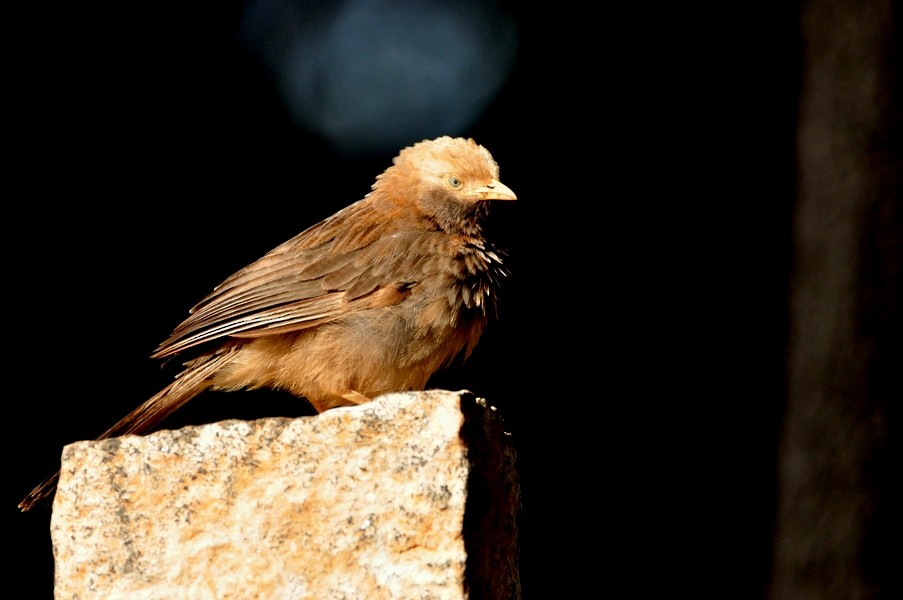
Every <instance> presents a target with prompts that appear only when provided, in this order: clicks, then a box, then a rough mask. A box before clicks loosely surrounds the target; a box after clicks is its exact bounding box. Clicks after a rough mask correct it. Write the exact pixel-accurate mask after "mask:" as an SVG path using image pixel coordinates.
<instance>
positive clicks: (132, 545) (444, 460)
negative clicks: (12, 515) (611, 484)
mask: <svg viewBox="0 0 903 600" xmlns="http://www.w3.org/2000/svg"><path fill="white" fill-rule="evenodd" d="M519 507H520V495H519V487H518V484H517V478H516V471H515V457H514V450H513V448H512V444H511V440H510V436H508V435H507V434H506V433H505V431H504V427H503V424H502V421H501V418H500V417H499V416H498V414H497V411H495V409H493V408H492V407H489V406H487V405H486V403H485V402H484V401H482V400H481V399H478V398H475V397H474V396H472V395H471V394H470V393H468V392H447V391H439V390H436V391H428V392H412V393H403V394H389V395H386V396H382V397H380V398H377V399H375V400H374V401H373V402H370V403H367V404H364V405H361V406H356V407H351V408H339V409H334V410H331V411H327V412H325V413H323V414H320V415H317V416H315V417H303V418H299V419H282V418H273V419H261V420H258V421H251V422H246V421H225V422H222V423H215V424H211V425H205V426H200V427H186V428H183V429H179V430H175V431H160V432H157V433H154V434H151V435H148V436H144V437H139V436H123V437H120V438H114V439H110V440H103V441H90V442H77V443H74V444H70V445H68V446H66V448H65V449H64V451H63V462H62V473H61V477H60V483H59V488H58V491H57V494H56V498H55V499H54V504H53V515H52V517H51V537H52V541H53V549H54V557H55V564H56V573H55V596H56V598H57V599H58V600H62V599H64V598H65V599H67V600H69V599H74V598H80V599H89V598H90V599H100V598H104V599H105V598H128V599H130V600H132V599H163V598H166V599H181V598H186V599H187V598H191V599H194V598H197V599H208V598H209V599H216V600H220V599H227V598H240V599H242V600H248V599H253V598H261V599H264V598H265V599H302V598H316V599H318V600H320V599H324V600H325V599H339V598H347V599H358V598H367V599H380V598H391V599H405V598H417V599H427V598H436V599H446V598H447V599H459V598H487V599H490V598H491V599H494V598H505V599H509V598H510V599H515V598H519V597H520V579H519V574H518V570H517V552H518V538H517V516H518V511H519Z"/></svg>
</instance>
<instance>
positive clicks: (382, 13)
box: [242, 0, 517, 154]
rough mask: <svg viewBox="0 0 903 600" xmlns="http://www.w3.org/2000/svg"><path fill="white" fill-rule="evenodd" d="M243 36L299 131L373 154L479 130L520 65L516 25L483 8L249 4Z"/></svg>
mask: <svg viewBox="0 0 903 600" xmlns="http://www.w3.org/2000/svg"><path fill="white" fill-rule="evenodd" d="M242 38H243V41H244V43H245V44H246V45H247V47H248V48H249V49H250V50H251V51H252V52H253V53H254V54H255V55H256V56H257V57H258V58H259V59H260V60H261V61H262V63H263V64H264V65H265V66H266V67H267V69H269V71H270V72H271V73H272V75H273V77H274V79H275V81H276V83H277V85H278V88H279V92H280V94H281V96H282V99H283V101H284V102H285V103H286V106H287V107H288V109H289V111H290V113H291V115H292V116H293V118H294V120H295V122H296V123H297V124H298V125H299V126H300V127H302V128H304V129H307V130H309V131H312V132H314V133H316V134H318V135H320V136H321V137H323V138H324V139H325V140H327V141H328V142H330V143H331V144H332V145H333V146H334V147H335V148H336V150H338V151H340V152H343V153H346V154H367V153H375V152H383V151H392V152H394V151H396V150H398V148H400V147H403V146H406V145H408V144H410V143H412V142H415V141H419V140H421V139H424V138H432V137H436V136H438V135H460V134H461V132H463V131H464V130H465V129H466V128H467V127H469V126H470V125H471V124H473V123H474V122H475V121H476V120H477V119H478V118H479V117H480V115H481V114H482V111H483V110H484V109H485V108H486V106H487V105H488V104H489V102H490V101H491V100H492V98H493V97H494V96H495V95H496V94H497V93H498V91H499V90H500V89H501V87H502V86H503V85H504V83H505V80H506V79H507V77H508V74H509V73H510V71H511V69H512V67H513V65H514V60H515V57H516V50H517V25H516V23H515V21H514V19H513V18H512V17H511V16H510V15H509V14H507V13H506V12H504V11H503V10H502V9H501V8H500V7H499V6H498V5H496V4H494V3H493V2H489V1H479V0H458V1H453V0H445V1H441V0H396V1H390V0H351V1H346V2H335V1H328V0H249V4H248V6H247V9H246V12H245V14H244V18H243V23H242Z"/></svg>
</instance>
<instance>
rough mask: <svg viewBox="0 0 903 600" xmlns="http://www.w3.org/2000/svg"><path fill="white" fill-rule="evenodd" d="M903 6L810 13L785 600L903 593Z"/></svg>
mask: <svg viewBox="0 0 903 600" xmlns="http://www.w3.org/2000/svg"><path fill="white" fill-rule="evenodd" d="M894 5H895V3H894V2H893V1H892V0H874V1H859V2H848V1H844V0H828V1H821V2H815V1H810V2H803V3H802V4H801V19H800V25H801V44H802V62H801V86H800V105H799V126H798V131H797V168H798V180H797V181H798V189H797V205H796V209H795V214H794V226H793V227H794V231H793V237H794V242H793V244H794V248H793V252H794V256H793V266H792V277H791V294H790V308H789V310H790V323H791V328H790V338H789V346H788V350H789V352H788V385H789V389H788V398H787V411H786V415H785V417H784V423H783V429H782V435H781V441H780V450H779V452H780V459H779V473H778V493H779V500H778V512H777V520H776V525H777V529H776V536H775V547H774V565H773V573H772V581H771V593H770V597H771V598H774V599H785V598H786V599H793V600H805V599H809V598H813V599H814V598H832V599H834V598H844V599H852V598H857V599H858V598H884V597H890V596H891V595H892V594H893V593H897V592H898V591H899V590H897V589H894V590H891V587H894V588H896V587H897V586H899V581H898V580H899V578H900V576H901V575H900V568H901V567H903V564H892V560H894V558H893V556H896V559H897V560H898V559H899V557H900V554H899V548H900V544H901V540H900V539H899V531H897V532H896V534H894V533H893V532H892V522H893V523H899V521H898V520H897V519H898V517H896V516H894V515H895V514H896V513H899V512H900V511H901V509H903V502H901V500H900V498H899V497H897V496H896V495H895V494H896V493H897V492H896V491H892V489H891V488H892V487H897V488H898V487H899V485H900V479H901V475H903V469H901V466H900V465H899V464H897V463H896V459H892V458H891V457H892V456H893V455H894V454H897V453H898V452H899V448H898V447H897V446H898V444H899V438H900V431H899V428H900V404H901V403H903V387H901V377H903V363H901V362H900V356H901V354H900V346H901V336H903V333H901V320H900V311H901V307H903V297H901V285H900V281H901V262H903V251H901V246H903V244H901V231H903V226H901V218H900V213H901V209H900V198H901V186H900V182H901V175H900V173H901V158H903V153H901V148H900V113H899V106H900V94H899V79H900V69H901V65H900V62H899V59H900V53H899V46H900V32H899V28H898V27H899V25H897V24H896V23H895V19H894V16H895V15H894V14H893V13H894ZM892 446H894V447H893V448H892ZM892 462H894V464H891V463H892ZM892 484H895V485H892ZM892 495H893V496H892ZM892 537H896V539H891V538H892ZM893 548H896V550H892V549H893ZM892 578H896V579H892ZM898 597H903V596H898Z"/></svg>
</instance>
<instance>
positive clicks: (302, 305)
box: [19, 136, 517, 512]
mask: <svg viewBox="0 0 903 600" xmlns="http://www.w3.org/2000/svg"><path fill="white" fill-rule="evenodd" d="M516 199H517V197H516V196H515V194H514V192H513V191H512V190H511V189H510V188H509V187H508V186H506V185H504V184H503V183H501V181H500V180H499V166H498V163H497V162H496V161H495V160H494V159H493V157H492V155H491V154H490V152H489V151H488V150H487V149H486V148H485V147H483V146H481V145H479V144H477V143H476V142H475V141H474V140H473V139H472V138H463V137H451V136H442V137H438V138H435V139H425V140H422V141H420V142H417V143H414V144H412V145H410V146H408V147H406V148H404V149H402V150H401V151H400V152H399V153H398V154H397V155H396V156H395V157H394V158H393V159H392V163H391V165H390V166H389V167H388V168H387V169H386V170H385V171H383V172H382V173H381V174H379V175H378V176H377V177H376V179H375V181H374V183H373V184H372V185H371V188H370V191H369V192H368V193H367V194H365V195H364V196H363V198H362V199H360V200H357V201H356V202H354V203H352V204H349V205H348V206H346V207H345V208H343V209H341V210H339V211H338V212H336V213H335V214H333V215H332V216H329V217H327V218H325V219H323V220H322V221H320V222H318V223H316V224H314V225H312V226H310V227H308V228H307V229H305V230H303V231H302V232H301V233H299V234H297V235H295V236H294V237H292V238H291V239H289V240H288V241H286V242H284V243H282V244H280V245H278V246H276V247H275V248H273V249H272V250H270V251H269V252H268V253H266V254H265V255H263V256H262V257H261V258H259V259H257V260H256V261H254V262H252V263H251V264H249V265H248V266H246V267H244V268H241V269H239V270H238V271H236V272H235V273H234V274H232V275H231V276H229V277H228V278H226V279H225V280H224V281H223V282H222V283H221V284H220V285H218V286H216V287H215V288H214V289H213V291H212V292H211V293H210V294H209V295H207V296H206V297H204V298H203V299H201V300H200V302H198V303H197V304H196V305H195V306H194V307H193V308H191V309H190V311H189V316H188V317H187V318H186V319H185V320H184V321H182V322H181V323H180V324H179V325H178V326H177V327H176V328H175V329H174V330H173V332H172V334H171V335H170V336H169V337H168V338H167V339H166V340H164V341H163V342H162V343H161V344H160V345H159V346H158V347H157V348H156V350H155V351H154V352H153V353H152V354H151V358H153V359H166V360H171V359H173V358H175V357H181V358H182V359H184V362H183V363H182V366H183V367H184V368H183V369H182V370H181V371H180V372H179V373H178V374H177V375H176V376H175V377H174V378H173V381H172V382H171V383H169V384H168V385H167V386H166V387H164V388H163V389H162V390H160V391H159V392H157V393H156V394H154V395H153V396H151V397H150V398H149V399H148V400H147V401H145V402H144V403H143V404H141V405H140V406H138V407H137V408H135V409H134V410H133V411H132V412H130V413H129V414H128V415H126V416H125V417H123V418H122V419H121V420H120V421H119V422H117V423H116V424H115V425H113V426H112V427H110V428H109V429H107V430H106V431H105V432H103V433H102V434H100V436H98V438H97V439H98V440H101V439H106V438H110V437H113V436H120V435H126V434H135V435H140V434H143V433H147V432H148V431H150V430H152V429H153V428H154V427H155V426H157V425H158V424H159V423H160V422H161V421H162V420H163V419H165V418H166V417H167V416H169V415H170V414H172V413H173V412H174V411H176V410H178V409H179V408H180V407H182V406H184V405H185V403H187V402H188V401H189V400H191V399H192V398H194V397H196V396H197V395H198V394H200V393H201V392H203V391H205V390H208V389H210V390H214V391H225V392H231V391H238V390H253V389H260V388H268V389H275V390H282V391H285V392H288V393H290V394H292V395H294V396H297V397H299V398H302V399H305V400H306V401H307V402H309V403H310V405H311V406H312V407H313V408H314V409H315V410H316V411H317V413H322V412H324V411H327V410H330V409H333V408H336V407H340V406H353V405H358V404H362V403H365V402H368V401H370V400H372V399H373V398H375V397H376V396H379V395H381V394H385V393H389V392H401V391H417V390H423V389H425V388H426V385H427V382H428V380H429V379H430V377H431V376H432V375H433V374H434V373H435V372H436V371H438V370H440V369H442V368H446V367H448V366H450V365H451V364H453V363H454V362H455V361H456V360H458V359H460V360H466V359H467V358H468V357H469V356H470V355H471V353H472V352H473V350H474V348H475V347H476V345H477V343H478V342H479V340H480V337H481V335H482V333H483V331H484V329H485V327H486V325H487V323H488V322H489V321H490V320H495V319H497V318H498V297H499V293H500V289H501V287H502V284H503V281H504V280H505V279H506V278H508V277H509V275H510V273H509V270H508V267H507V265H505V264H504V262H503V259H504V258H507V256H506V254H505V252H504V251H503V250H501V249H500V248H497V247H496V246H495V245H493V244H492V243H491V242H490V241H489V240H487V239H486V235H485V233H484V229H485V227H484V226H485V224H486V220H487V217H488V215H489V212H490V211H489V206H490V204H491V203H493V201H512V200H516ZM183 353H184V354H183ZM59 475H60V472H59V471H57V473H56V474H54V475H53V476H52V477H50V478H48V479H46V480H45V481H43V482H42V483H40V484H39V485H38V486H36V487H35V488H34V489H33V490H32V491H31V492H30V493H29V494H28V495H27V496H26V497H25V498H24V499H23V500H22V501H21V502H20V503H19V508H20V509H21V510H22V511H23V512H25V511H28V510H30V509H31V508H32V507H34V506H35V505H36V504H38V503H40V502H42V501H44V500H46V499H49V498H50V497H51V496H53V495H54V493H55V491H56V485H57V483H58V480H59Z"/></svg>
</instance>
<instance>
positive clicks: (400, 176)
mask: <svg viewBox="0 0 903 600" xmlns="http://www.w3.org/2000/svg"><path fill="white" fill-rule="evenodd" d="M373 190H374V192H381V193H385V194H386V196H387V198H388V199H390V200H391V201H392V202H393V203H398V204H401V205H404V206H405V207H406V208H407V209H408V210H410V211H412V212H413V213H415V216H421V217H423V218H426V219H428V220H430V221H432V222H433V223H434V224H435V226H437V227H438V228H440V229H444V230H448V231H453V230H456V229H457V230H460V229H464V230H467V229H469V228H470V227H471V226H473V227H478V225H479V224H478V221H479V219H480V218H481V217H482V216H484V215H485V214H486V212H487V206H488V201H490V200H516V199H517V196H515V194H514V192H512V191H511V189H510V188H509V187H508V186H506V185H505V184H503V183H502V182H501V181H499V167H498V164H497V163H496V162H495V160H494V159H493V158H492V155H491V154H489V151H488V150H486V148H484V147H483V146H480V145H479V144H477V143H476V142H474V141H473V140H471V139H464V138H452V137H448V136H445V137H440V138H437V139H434V140H425V141H422V142H419V143H417V144H414V145H412V146H409V147H407V148H405V149H404V150H402V151H401V152H400V153H399V154H398V156H397V157H395V159H394V160H393V165H392V166H391V167H389V169H387V170H386V171H385V172H384V173H383V174H382V175H380V176H379V177H378V178H377V180H376V183H374V185H373Z"/></svg>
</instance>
